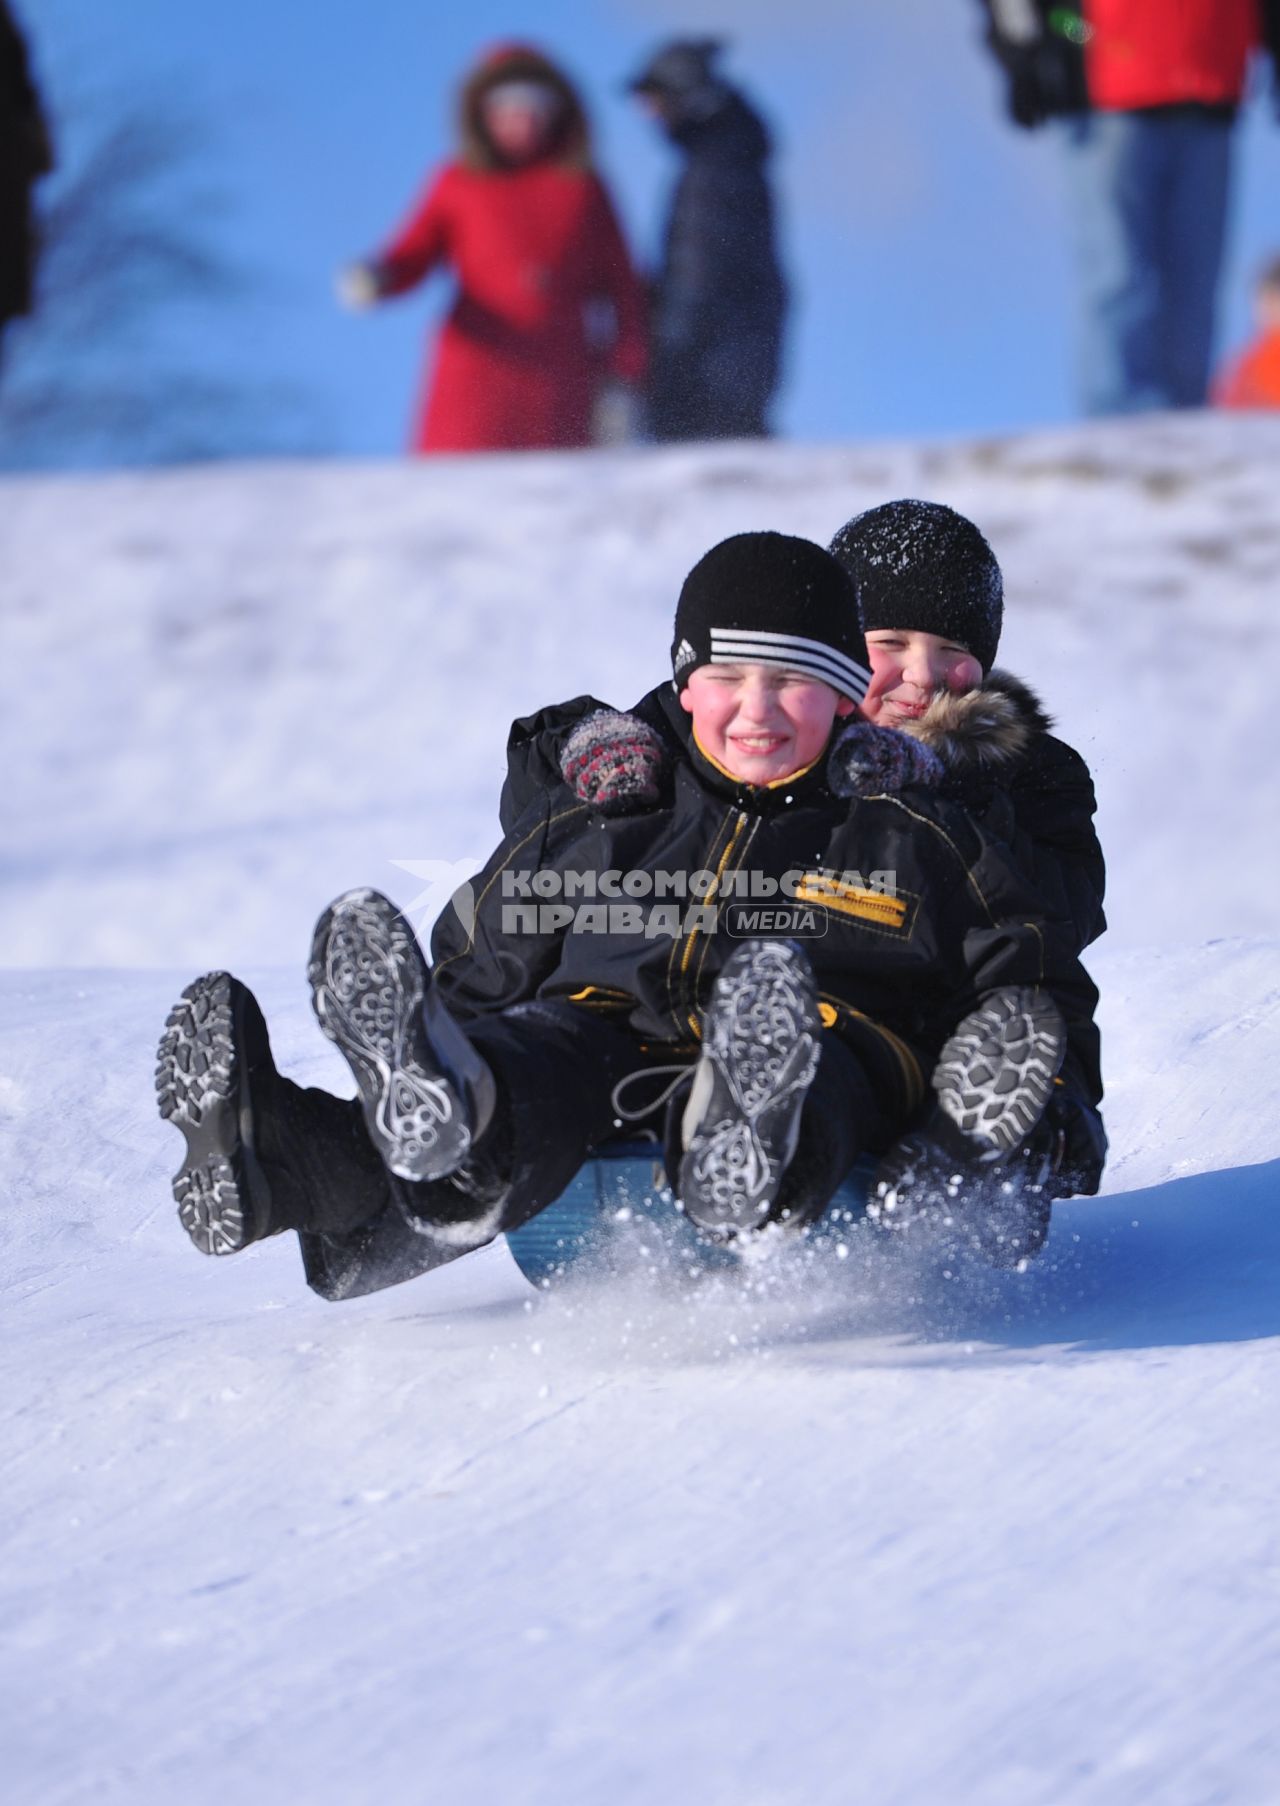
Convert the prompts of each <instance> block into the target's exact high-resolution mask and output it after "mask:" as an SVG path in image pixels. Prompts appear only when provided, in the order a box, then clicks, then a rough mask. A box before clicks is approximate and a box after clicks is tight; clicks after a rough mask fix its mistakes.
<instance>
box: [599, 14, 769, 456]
mask: <svg viewBox="0 0 1280 1806" xmlns="http://www.w3.org/2000/svg"><path fill="white" fill-rule="evenodd" d="M720 50H721V46H720V45H719V44H717V43H716V42H714V41H712V40H709V39H698V40H685V39H678V40H675V41H673V42H671V43H668V44H665V45H663V47H662V48H661V49H660V50H659V51H658V52H657V53H656V55H654V56H653V57H652V58H651V59H650V61H649V62H648V63H646V64H645V66H644V67H643V68H642V69H641V70H640V71H639V73H638V74H636V75H635V76H633V77H632V79H631V81H630V82H629V83H628V87H629V89H630V91H631V92H632V93H633V94H634V95H635V96H636V97H637V99H638V100H639V101H640V102H641V104H642V105H643V106H644V107H645V108H646V110H647V111H648V112H649V113H651V114H652V116H653V118H654V119H655V120H656V121H657V122H658V124H659V125H660V126H661V127H662V129H663V130H664V131H665V132H666V134H667V136H668V137H669V138H670V140H671V142H672V143H673V144H674V145H675V147H676V149H677V151H678V152H679V154H680V157H681V159H682V164H683V166H682V168H681V171H680V174H679V177H678V178H677V181H676V186H675V191H674V194H673V195H672V199H671V209H670V213H669V216H668V219H667V226H666V235H665V239H664V244H663V252H662V264H661V268H660V269H659V271H658V273H657V275H656V278H655V280H654V284H653V307H652V314H651V321H650V331H651V339H650V369H649V378H648V385H647V390H646V401H647V413H648V427H649V431H650V433H651V435H652V437H653V438H654V439H656V440H658V441H669V440H678V439H736V438H758V437H761V436H763V435H764V434H766V433H768V431H769V426H768V421H767V410H768V406H769V402H770V400H771V398H772V396H773V393H774V390H775V389H776V387H777V383H778V369H779V363H780V358H781V350H782V327H783V317H784V315H785V312H786V304H787V296H786V286H785V284H784V282H783V277H782V272H781V269H780V268H779V264H778V256H777V251H776V248H775V244H774V207H773V197H772V194H771V192H770V188H769V181H768V176H767V173H766V166H767V163H768V160H769V156H770V153H771V148H772V147H771V143H770V139H769V134H768V131H767V130H766V128H765V126H764V123H763V121H762V120H761V119H760V117H759V116H758V114H757V113H756V112H755V111H754V109H753V108H752V107H750V106H749V105H748V104H747V102H746V100H745V99H744V98H743V96H742V95H741V94H740V93H739V92H738V90H737V89H736V88H734V87H732V86H730V84H729V83H728V82H726V81H725V80H724V79H723V77H722V76H721V75H720V74H719V72H718V70H717V67H716V63H717V59H718V56H719V53H720Z"/></svg>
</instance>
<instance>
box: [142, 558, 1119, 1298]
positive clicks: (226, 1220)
mask: <svg viewBox="0 0 1280 1806" xmlns="http://www.w3.org/2000/svg"><path fill="white" fill-rule="evenodd" d="M672 667H673V694H674V695H675V697H676V698H677V707H678V708H679V709H680V712H681V714H682V715H683V716H685V717H687V719H688V720H689V722H690V724H691V733H690V737H689V740H688V743H687V746H686V748H685V750H684V751H683V753H682V755H681V756H680V757H678V758H676V759H674V760H673V761H671V762H670V764H669V765H668V766H667V767H666V768H664V769H663V770H662V771H661V772H660V773H658V772H654V771H649V772H647V773H643V775H644V776H645V777H646V779H647V780H655V781H657V782H659V783H660V784H661V786H662V789H663V791H664V794H663V796H662V798H661V800H660V801H659V802H658V803H657V804H656V805H654V804H653V802H652V800H651V799H650V798H648V797H646V798H644V799H639V798H638V797H637V795H636V794H635V793H634V792H633V793H631V794H626V793H625V792H624V793H621V794H610V795H604V794H601V793H598V794H597V795H596V796H595V797H594V798H590V799H584V798H583V797H582V796H581V795H579V794H575V792H574V791H573V790H571V789H569V788H568V787H567V786H566V787H562V788H560V789H559V790H558V791H550V790H547V791H542V792H540V793H539V794H538V795H537V796H535V797H534V799H533V800H532V802H531V804H530V807H529V808H528V810H527V811H526V812H525V814H524V816H523V817H522V819H521V820H520V821H519V822H518V823H517V824H516V825H515V826H514V827H513V828H512V830H511V831H510V832H509V833H508V834H507V835H506V837H505V838H504V840H503V843H502V845H501V846H500V847H499V848H498V849H497V851H496V852H495V853H494V855H493V857H492V858H491V859H490V861H489V862H488V864H487V865H486V867H485V869H484V871H483V872H482V873H481V874H480V875H479V876H478V877H477V879H476V880H475V882H474V884H473V885H472V886H471V887H469V903H470V906H469V907H464V906H463V905H462V904H461V903H459V904H458V906H456V907H455V906H454V905H451V906H450V907H449V908H448V909H447V910H446V911H445V913H444V915H443V916H442V917H441V919H440V921H439V922H438V923H437V924H436V928H435V930H434V932H433V935H432V939H431V953H432V961H431V964H430V966H428V964H427V962H426V960H425V958H424V956H423V954H422V952H421V950H420V949H419V947H418V945H417V943H416V940H415V938H414V936H413V934H412V932H411V930H410V929H409V927H408V925H407V924H406V923H405V922H404V921H403V919H402V918H401V917H400V916H399V915H398V913H397V912H396V911H395V909H394V908H393V906H392V905H391V904H390V903H389V902H387V900H386V899H385V898H382V897H379V896H378V895H377V894H376V893H373V892H369V891H361V892H353V893H349V894H348V895H347V896H345V897H342V898H339V899H338V901H337V902H336V903H335V904H333V905H332V906H331V907H330V909H328V910H327V911H326V912H325V914H324V915H323V916H322V917H321V920H320V923H319V926H318V928H317V932H316V938H315V943H314V946H313V950H312V960H311V966H310V978H311V984H312V990H313V996H314V1000H315V1005H316V1010H317V1014H318V1016H319V1019H320V1023H321V1026H322V1028H323V1029H324V1031H325V1032H326V1033H327V1034H328V1035H329V1036H330V1038H331V1039H332V1040H334V1041H335V1042H336V1044H337V1045H338V1047H339V1048H340V1049H341V1051H342V1052H343V1054H344V1055H345V1057H346V1058H347V1060H348V1061H349V1063H350V1065H351V1067H352V1070H353V1072H354V1074H355V1078H356V1082H357V1087H358V1092H359V1096H358V1099H357V1100H356V1101H355V1102H353V1103H350V1104H348V1103H345V1102H343V1101H342V1100H338V1099H334V1098H329V1097H327V1095H326V1094H324V1093H319V1092H311V1091H308V1092H304V1091H302V1090H301V1089H300V1088H299V1087H297V1086H296V1085H293V1084H292V1082H291V1081H290V1080H288V1079H287V1078H285V1077H283V1076H282V1075H280V1074H279V1073H278V1072H277V1071H276V1070H275V1067H274V1064H273V1062H272V1060H271V1056H270V1048H269V1044H268V1042H267V1038H266V1029H265V1025H264V1024H263V1023H262V1019H261V1016H260V1014H259V1013H258V1011H257V1006H256V1004H255V1003H254V1002H253V999H252V997H251V995H250V994H249V993H248V991H247V990H246V989H245V987H244V986H243V985H241V984H240V983H239V981H238V980H235V979H232V978H230V977H229V976H228V975H226V974H214V975H211V976H210V977H208V978H206V979H202V980H198V981H197V983H196V984H195V985H193V986H191V987H189V989H188V991H187V992H186V993H184V997H183V999H182V1001H181V1002H180V1003H179V1005H178V1006H177V1008H176V1009H175V1011H174V1013H173V1015H172V1016H171V1018H170V1022H169V1025H168V1028H167V1031H166V1036H165V1039H164V1040H163V1041H162V1044H161V1058H160V1070H159V1074H158V1083H159V1089H160V1096H161V1107H162V1110H163V1111H164V1113H165V1114H166V1115H167V1116H169V1117H170V1119H171V1120H173V1121H174V1122H175V1123H176V1124H177V1126H178V1127H180V1128H181V1129H182V1130H183V1132H184V1135H185V1136H186V1139H187V1158H186V1161H185V1162H184V1165H183V1168H182V1170H181V1171H180V1172H179V1174H178V1176H177V1179H176V1180H175V1195H176V1196H177V1198H178V1201H179V1207H180V1214H181V1216H182V1219H183V1222H184V1225H185V1226H186V1227H187V1229H188V1231H189V1233H190V1234H191V1235H192V1238H193V1240H195V1241H196V1243H197V1245H198V1246H201V1247H203V1248H204V1249H205V1250H206V1251H208V1252H234V1251H235V1250H236V1248H238V1247H242V1246H245V1245H247V1244H248V1243H249V1242H250V1241H253V1240H256V1239H260V1238H261V1237H262V1236H264V1235H268V1234H272V1233H274V1232H276V1231H278V1230H279V1229H282V1228H293V1229H296V1230H297V1231H298V1232H299V1236H300V1240H301V1243H302V1247H303V1258H304V1266H305V1268H306V1272H307V1277H308V1280H309V1282H310V1283H311V1284H312V1285H313V1286H314V1287H315V1289H316V1290H318V1291H320V1292H321V1294H322V1295H323V1296H326V1297H331V1298H338V1297H350V1296H354V1295H356V1294H357V1293H359V1292H364V1291H370V1290H374V1289H376V1288H378V1287H380V1286H384V1285H388V1284H393V1283H396V1282H397V1281H398V1280H401V1279H405V1278H409V1277H412V1276H413V1275H414V1274H416V1273H420V1272H423V1271H426V1270H428V1269H429V1268H431V1267H433V1266H437V1265H439V1264H441V1263H442V1262H443V1261H445V1260H448V1259H451V1258H453V1257H455V1256H456V1255H457V1254H459V1253H462V1252H465V1251H466V1250H467V1249H470V1248H474V1247H478V1246H480V1245H482V1244H483V1243H485V1242H487V1241H489V1240H491V1239H492V1238H493V1237H494V1236H495V1235H496V1234H498V1233H500V1232H501V1231H502V1230H504V1229H508V1228H515V1227H517V1226H518V1225H519V1224H520V1223H522V1222H525V1221H527V1220H528V1219H529V1218H530V1217H531V1216H533V1215H534V1214H536V1212H537V1211H539V1210H541V1209H543V1208H544V1207H545V1206H546V1205H548V1204H550V1203H551V1202H553V1201H554V1200H555V1198H556V1197H558V1196H559V1195H560V1193H561V1192H562V1191H563V1189H564V1187H565V1185H566V1184H567V1183H568V1181H569V1180H570V1179H571V1178H572V1177H573V1175H574V1173H575V1172H576V1171H577V1169H578V1167H579V1166H580V1164H581V1162H582V1161H583V1159H584V1158H585V1157H586V1156H587V1155H588V1154H589V1153H590V1151H591V1150H592V1149H593V1148H594V1147H596V1146H598V1145H599V1143H600V1142H601V1141H603V1140H606V1139H607V1138H608V1137H609V1136H610V1135H611V1134H612V1133H613V1132H614V1130H615V1128H616V1126H617V1122H618V1118H619V1115H620V1114H622V1110H621V1106H620V1097H621V1093H622V1091H623V1090H625V1089H626V1088H628V1087H629V1086H630V1085H631V1083H632V1081H633V1080H635V1079H637V1078H643V1077H644V1076H646V1075H649V1076H651V1077H656V1076H657V1072H658V1071H659V1070H664V1071H667V1072H670V1070H671V1069H672V1068H673V1067H675V1068H678V1069H680V1072H679V1073H678V1076H679V1077H683V1075H684V1074H685V1073H687V1074H688V1079H687V1081H686V1084H687V1096H685V1097H684V1098H683V1099H682V1101H681V1103H680V1105H679V1106H678V1107H677V1108H676V1109H675V1110H674V1111H673V1112H672V1113H671V1115H670V1119H669V1125H668V1161H667V1165H668V1172H669V1174H670V1177H671V1180H672V1184H673V1187H674V1189H675V1190H676V1192H677V1195H678V1197H679V1199H680V1202H681V1204H682V1205H683V1207H684V1209H685V1211H686V1213H687V1214H688V1215H689V1216H690V1217H691V1218H692V1220H693V1221H694V1222H695V1223H697V1224H699V1225H701V1226H702V1227H703V1228H704V1229H705V1230H707V1231H708V1232H709V1233H712V1234H716V1235H724V1236H732V1235H735V1234H749V1233H751V1232H752V1231H754V1230H756V1229H758V1228H760V1227H762V1226H763V1225H765V1224H766V1223H787V1224H790V1225H792V1226H803V1225H804V1224H805V1223H807V1222H809V1221H812V1220H813V1219H814V1218H815V1217H816V1216H817V1215H818V1214H820V1212H821V1211H822V1209H823V1208H824V1207H825V1205H826V1203H827V1201H828V1200H829V1199H830V1197H831V1196H832V1195H833V1193H834V1191H835V1189H836V1187H837V1186H838V1185H839V1183H840V1181H841V1180H842V1178H843V1177H844V1175H845V1173H847V1171H848V1170H849V1167H850V1165H851V1164H852V1162H853V1160H854V1159H855V1158H856V1157H857V1156H858V1155H859V1154H860V1153H862V1152H864V1151H866V1150H868V1149H870V1150H884V1149H886V1148H887V1147H888V1146H889V1145H890V1144H891V1143H893V1142H894V1141H895V1140H896V1139H897V1138H898V1137H900V1136H901V1134H902V1132H903V1130H904V1129H905V1128H906V1127H907V1126H908V1125H909V1124H912V1123H915V1122H918V1121H919V1120H920V1116H921V1107H922V1105H923V1103H924V1102H925V1099H926V1097H927V1093H928V1075H929V1074H930V1073H933V1075H934V1079H933V1092H934V1102H933V1105H932V1110H931V1114H930V1118H929V1122H930V1134H931V1135H932V1137H933V1140H934V1141H935V1142H936V1141H938V1140H941V1141H942V1142H944V1143H945V1144H946V1147H947V1157H948V1159H949V1160H950V1162H951V1164H952V1166H953V1167H954V1166H955V1165H957V1164H959V1165H961V1166H963V1167H965V1168H966V1170H968V1169H972V1170H973V1171H974V1172H975V1173H977V1172H979V1171H980V1172H983V1173H985V1174H988V1175H989V1176H990V1177H991V1178H992V1179H993V1180H994V1181H995V1183H993V1184H990V1185H987V1186H986V1187H985V1188H984V1189H983V1196H982V1200H981V1208H975V1209H974V1211H973V1212H972V1214H971V1215H970V1216H969V1217H967V1218H966V1220H965V1224H964V1227H965V1231H966V1233H968V1234H969V1235H970V1236H971V1238H972V1240H973V1241H974V1243H975V1245H977V1246H979V1247H980V1248H981V1249H982V1250H983V1251H984V1252H985V1253H987V1254H988V1255H989V1256H990V1257H991V1258H992V1259H994V1260H997V1261H1017V1260H1020V1259H1022V1258H1025V1257H1026V1256H1027V1255H1028V1254H1031V1253H1034V1252H1035V1250H1036V1249H1037V1248H1038V1246H1039V1245H1040V1243H1041V1242H1042V1241H1043V1238H1044V1234H1045V1232H1046V1230H1047V1213H1048V1202H1047V1194H1046V1193H1044V1192H1042V1191H1041V1190H1040V1189H1039V1188H1038V1186H1037V1184H1036V1183H1032V1184H1031V1185H1029V1186H1025V1187H1024V1186H1022V1185H1021V1184H1020V1183H1015V1181H1017V1180H1020V1179H1021V1178H1022V1177H1024V1176H1026V1175H1027V1173H1028V1171H1029V1168H1028V1165H1027V1161H1026V1158H1025V1155H1026V1150H1027V1149H1028V1147H1029V1146H1030V1145H1031V1144H1030V1142H1029V1141H1028V1135H1029V1132H1030V1131H1031V1130H1033V1129H1034V1126H1035V1124H1036V1122H1037V1121H1038V1119H1039V1118H1040V1116H1041V1115H1042V1113H1043V1111H1044V1108H1045V1105H1046V1103H1047V1100H1048V1098H1049V1096H1050V1093H1051V1091H1052V1089H1053V1086H1054V1083H1055V1079H1056V1078H1057V1076H1058V1074H1059V1070H1060V1069H1062V1068H1070V1069H1073V1082H1074V1083H1076V1084H1078V1085H1079V1086H1080V1088H1081V1089H1082V1090H1083V1091H1084V1092H1086V1093H1087V1094H1090V1095H1092V1096H1094V1097H1096V1096H1097V1095H1098V1094H1099V1093H1100V1083H1099V1080H1098V1076H1097V1070H1096V1045H1095V1044H1094V1043H1093V1042H1092V1041H1091V1039H1090V1035H1091V1030H1090V1026H1089V1025H1090V1022H1091V1017H1092V1010H1093V1005H1094V1002H1095V1000H1096V993H1095V992H1094V990H1093V987H1092V985H1091V984H1090V982H1089V980H1088V978H1087V976H1086V975H1085V974H1084V973H1083V971H1082V970H1081V968H1080V967H1079V964H1078V962H1077V960H1076V958H1075V956H1074V951H1073V950H1072V948H1071V947H1070V945H1069V936H1064V934H1063V933H1062V931H1061V925H1060V924H1057V923H1055V922H1053V921H1052V920H1051V919H1049V918H1048V916H1047V915H1046V912H1045V911H1044V909H1043V907H1042V905H1041V903H1040V900H1039V898H1038V896H1037V895H1036V893H1035V892H1034V891H1033V890H1032V889H1031V888H1030V887H1029V886H1028V885H1027V884H1026V882H1025V880H1024V879H1023V878H1022V876H1021V875H1020V874H1019V872H1018V871H1017V869H1016V867H1015V866H1014V865H1013V864H1012V863H1011V862H1010V860H1009V859H1008V857H1007V855H1006V853H1005V851H1004V849H1003V848H1002V847H1001V846H1000V845H999V843H997V842H995V841H993V840H991V839H989V838H988V837H987V836H985V835H984V834H983V833H982V832H981V830H980V829H978V828H977V827H975V826H974V825H973V823H972V822H971V821H970V820H969V818H968V817H967V816H966V815H965V813H964V812H963V810H960V809H958V808H956V807H955V806H954V805H951V804H948V803H946V802H943V801H940V800H939V799H938V798H937V796H936V794H935V792H934V791H932V790H931V789H930V785H931V784H934V783H936V780H937V778H938V776H939V766H938V761H937V760H936V759H935V757H934V756H933V755H932V753H930V752H929V751H928V749H926V748H923V747H921V746H919V745H916V744H915V743H913V742H911V741H909V740H905V739H903V738H902V737H901V736H899V735H896V734H892V733H889V732H888V731H886V730H883V729H879V728H876V727H873V726H870V725H868V724H866V723H864V722H862V721H861V720H860V719H859V718H858V715H857V708H858V703H859V699H860V698H861V697H862V696H863V695H864V694H865V693H866V690H867V687H868V685H869V683H870V676H871V674H870V670H869V667H868V661H867V658H866V651H865V646H864V644H863V641H862V637H861V632H860V629H859V627H858V624H857V613H856V607H855V598H854V595H853V591H852V586H851V584H850V581H849V579H848V577H847V576H846V574H845V573H844V572H843V570H842V569H841V567H840V566H839V564H838V563H837V561H836V560H834V559H833V558H832V557H831V556H830V555H829V554H828V553H826V552H824V551H823V550H822V549H821V548H820V547H817V546H814V545H812V544H810V543H809V542H807V541H804V540H798V539H792V538H788V537H786V536H784V535H781V534H769V533H756V534H743V535H739V536H737V537H736V538H735V539H731V540H728V541H725V542H724V543H723V544H722V545H720V546H717V547H715V548H714V549H713V550H712V551H711V552H710V553H708V554H707V556H706V557H705V558H704V559H702V560H700V561H699V563H698V565H697V566H695V568H694V570H693V571H692V572H691V573H690V575H689V577H688V579H687V580H686V583H685V585H684V588H683V590H682V592H681V597H680V603H679V607H678V609H677V613H676V622H675V634H674V640H673V648H672ZM637 745H638V746H642V745H643V742H642V741H641V740H638V741H637ZM904 749H905V752H904ZM584 758H585V760H586V763H585V765H584V767H583V769H584V770H586V769H587V768H588V767H591V766H592V754H591V752H590V750H588V752H587V754H585V755H584ZM636 765H637V769H640V768H641V767H643V758H642V757H640V756H639V755H637V760H636ZM594 769H595V770H596V776H597V777H598V776H599V769H598V764H597V765H596V766H595V767H594ZM579 775H581V773H580V774H579ZM606 788H608V786H606ZM602 899H608V901H607V902H605V901H602ZM765 904H767V905H768V906H767V907H765ZM797 936H799V937H803V939H801V940H798V939H797V938H796V937H797ZM975 1006H976V1007H975ZM962 1018H964V1021H963V1022H962V1021H961V1019H962ZM957 1024H959V1025H960V1026H959V1028H957ZM197 1074H198V1075H199V1076H198V1077H194V1076H193V1075H197ZM1036 1159H1037V1161H1039V1160H1040V1154H1039V1152H1037V1153H1036ZM1031 1176H1032V1178H1033V1180H1034V1179H1037V1178H1038V1177H1039V1167H1037V1169H1036V1172H1035V1173H1034V1174H1032V1175H1031ZM959 1214H960V1215H961V1216H964V1215H965V1213H964V1211H963V1210H961V1211H960V1212H959Z"/></svg>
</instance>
